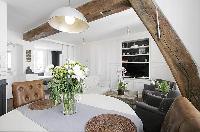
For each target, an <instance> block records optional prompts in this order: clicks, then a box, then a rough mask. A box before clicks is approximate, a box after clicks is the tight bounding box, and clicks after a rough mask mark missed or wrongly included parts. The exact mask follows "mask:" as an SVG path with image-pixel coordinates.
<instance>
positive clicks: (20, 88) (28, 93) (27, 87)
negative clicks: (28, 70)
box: [12, 80, 45, 108]
mask: <svg viewBox="0 0 200 132" xmlns="http://www.w3.org/2000/svg"><path fill="white" fill-rule="evenodd" d="M12 94H13V107H14V108H17V107H20V106H22V105H25V104H28V103H31V102H34V101H37V100H40V99H44V98H45V94H44V85H43V81H42V80H34V81H25V82H14V83H13V84H12Z"/></svg>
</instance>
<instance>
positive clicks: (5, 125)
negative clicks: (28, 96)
mask: <svg viewBox="0 0 200 132" xmlns="http://www.w3.org/2000/svg"><path fill="white" fill-rule="evenodd" d="M78 97H79V100H78V103H77V112H76V113H75V114H73V115H63V113H62V105H58V106H56V107H53V108H50V109H46V110H30V109H29V108H28V105H29V104H28V105H25V106H22V107H19V108H17V109H15V110H12V111H11V112H8V113H7V114H5V115H3V116H1V117H0V131H33V132H35V131H37V132H41V131H42V132H46V131H65V132H84V129H85V125H86V123H87V121H89V120H90V119H91V118H92V117H94V116H97V115H100V114H120V115H122V116H125V117H127V118H129V119H130V120H131V121H132V122H133V123H134V124H135V125H136V127H137V132H143V124H142V121H141V120H140V118H139V117H138V116H137V115H136V113H135V111H134V110H133V109H132V108H131V107H130V106H129V105H128V104H126V103H124V102H122V101H120V100H118V99H116V98H113V97H109V96H105V95H98V94H80V95H79V96H78Z"/></svg>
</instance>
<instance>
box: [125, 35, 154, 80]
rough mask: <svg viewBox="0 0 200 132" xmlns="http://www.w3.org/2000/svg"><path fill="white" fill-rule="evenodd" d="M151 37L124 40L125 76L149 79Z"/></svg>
mask: <svg viewBox="0 0 200 132" xmlns="http://www.w3.org/2000/svg"><path fill="white" fill-rule="evenodd" d="M149 51H150V50H149V38H145V39H138V40H132V41H125V42H122V66H123V67H124V68H126V70H127V73H126V74H125V78H143V79H149V58H150V57H149Z"/></svg>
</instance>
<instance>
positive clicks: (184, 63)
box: [129, 0, 200, 110]
mask: <svg viewBox="0 0 200 132" xmlns="http://www.w3.org/2000/svg"><path fill="white" fill-rule="evenodd" d="M129 1H130V3H131V5H132V7H133V9H134V10H135V12H136V13H137V15H138V16H139V17H140V19H141V21H142V22H143V23H144V25H145V26H146V28H147V30H148V31H149V33H150V34H151V36H152V37H153V39H154V40H155V42H156V44H157V46H158V47H159V49H160V51H161V53H162V55H163V56H164V58H165V61H166V62H167V64H168V66H169V68H170V70H171V72H172V75H173V77H174V79H175V80H176V82H177V84H178V87H179V89H180V91H181V94H182V95H183V96H184V97H187V98H188V99H189V100H190V101H191V102H192V103H193V105H194V106H195V107H196V108H197V109H198V110H200V78H199V74H198V69H197V66H196V64H195V62H194V61H193V59H192V57H191V55H190V53H189V52H188V51H187V49H186V48H185V46H184V44H183V42H182V41H181V39H180V38H179V36H178V35H177V33H176V32H175V30H174V29H173V27H172V26H171V24H170V23H169V21H168V20H167V18H166V17H165V16H164V14H163V13H162V11H161V10H160V9H159V8H158V10H157V11H158V12H157V13H158V19H159V23H160V24H158V23H157V17H156V16H157V13H156V7H158V6H157V5H156V3H155V5H154V3H153V2H152V0H129ZM158 25H159V26H158ZM158 27H159V29H160V35H159V30H158Z"/></svg>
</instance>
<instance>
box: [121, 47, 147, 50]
mask: <svg viewBox="0 0 200 132" xmlns="http://www.w3.org/2000/svg"><path fill="white" fill-rule="evenodd" d="M138 48H149V46H138V47H131V48H122V50H129V49H138Z"/></svg>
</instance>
